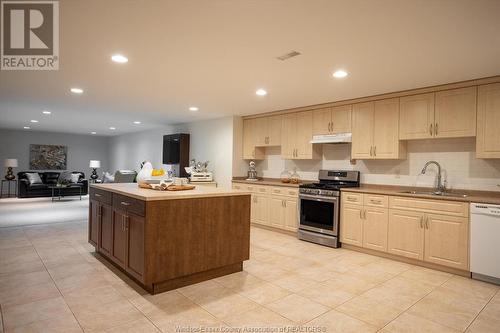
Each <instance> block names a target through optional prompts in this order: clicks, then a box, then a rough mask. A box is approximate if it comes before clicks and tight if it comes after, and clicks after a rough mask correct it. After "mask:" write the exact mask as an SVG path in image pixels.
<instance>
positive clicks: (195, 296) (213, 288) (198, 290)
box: [177, 280, 228, 302]
mask: <svg viewBox="0 0 500 333" xmlns="http://www.w3.org/2000/svg"><path fill="white" fill-rule="evenodd" d="M227 290H228V288H226V287H224V286H222V285H220V284H219V283H217V282H215V281H211V280H208V281H204V282H200V283H197V284H193V285H190V286H187V287H183V288H180V289H177V291H178V292H180V293H181V294H182V295H184V296H186V297H187V298H189V299H190V300H192V301H194V302H197V301H201V300H203V299H206V298H210V297H213V296H217V295H218V294H221V293H224V292H226V291H227Z"/></svg>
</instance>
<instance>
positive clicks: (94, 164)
mask: <svg viewBox="0 0 500 333" xmlns="http://www.w3.org/2000/svg"><path fill="white" fill-rule="evenodd" d="M89 167H90V168H93V169H98V168H100V167H101V161H95V160H91V161H90V165H89Z"/></svg>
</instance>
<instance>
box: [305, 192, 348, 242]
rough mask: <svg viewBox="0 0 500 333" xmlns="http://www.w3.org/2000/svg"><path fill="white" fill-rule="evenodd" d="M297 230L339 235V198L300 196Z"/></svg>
mask: <svg viewBox="0 0 500 333" xmlns="http://www.w3.org/2000/svg"><path fill="white" fill-rule="evenodd" d="M299 199H300V206H299V213H300V217H299V223H300V225H299V228H300V229H303V230H310V231H315V232H319V233H322V234H327V235H332V236H338V235H339V197H323V196H317V195H307V194H300V195H299Z"/></svg>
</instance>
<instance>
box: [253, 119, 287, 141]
mask: <svg viewBox="0 0 500 333" xmlns="http://www.w3.org/2000/svg"><path fill="white" fill-rule="evenodd" d="M281 126H282V117H281V116H270V117H260V118H256V119H255V127H256V128H255V132H256V138H255V140H256V146H257V147H270V146H279V145H281Z"/></svg>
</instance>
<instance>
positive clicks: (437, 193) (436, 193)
mask: <svg viewBox="0 0 500 333" xmlns="http://www.w3.org/2000/svg"><path fill="white" fill-rule="evenodd" d="M399 193H402V194H415V195H433V196H437V197H452V198H467V194H463V193H453V192H440V191H403V192H399Z"/></svg>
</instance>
